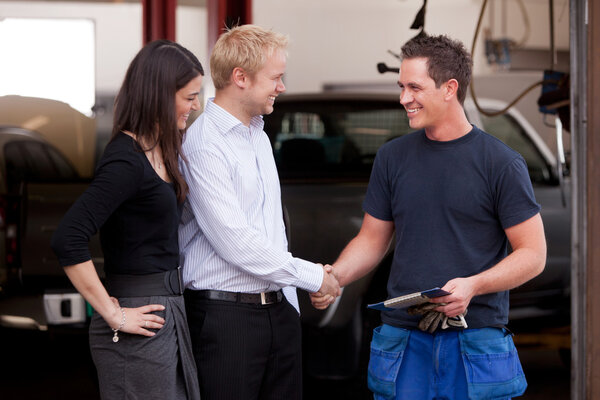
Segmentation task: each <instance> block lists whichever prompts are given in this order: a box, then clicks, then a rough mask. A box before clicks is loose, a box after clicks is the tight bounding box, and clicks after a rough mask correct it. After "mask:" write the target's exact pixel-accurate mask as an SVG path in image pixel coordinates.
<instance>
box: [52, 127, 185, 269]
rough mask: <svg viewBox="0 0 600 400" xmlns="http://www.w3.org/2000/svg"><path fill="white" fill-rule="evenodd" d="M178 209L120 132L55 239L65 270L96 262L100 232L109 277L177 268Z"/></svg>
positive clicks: (170, 191)
mask: <svg viewBox="0 0 600 400" xmlns="http://www.w3.org/2000/svg"><path fill="white" fill-rule="evenodd" d="M179 215H180V214H179V207H178V205H177V198H176V195H175V190H174V186H173V184H171V183H167V182H165V181H164V180H162V179H161V178H160V177H159V176H158V175H157V174H156V172H155V171H154V169H153V168H152V165H151V164H150V162H149V161H148V158H147V157H146V155H145V154H144V152H143V151H141V149H140V147H139V146H138V145H137V142H135V140H133V138H131V137H130V136H128V135H126V134H124V133H119V134H118V135H117V136H116V137H115V138H114V139H113V140H112V141H111V142H110V143H109V144H108V145H107V146H106V149H105V151H104V154H103V156H102V159H101V160H100V162H99V164H98V167H97V169H96V174H95V176H94V179H93V181H92V183H91V184H90V186H89V187H88V189H87V190H86V191H85V192H84V193H83V194H82V195H81V197H79V199H77V201H76V202H75V203H74V204H73V206H72V207H71V208H70V209H69V211H68V212H67V213H66V214H65V216H64V218H63V219H62V221H61V223H60V225H59V226H58V229H57V231H56V232H55V233H54V235H53V237H52V248H53V250H54V252H55V253H56V255H57V257H58V260H59V263H60V265H61V266H63V267H64V266H69V265H74V264H79V263H82V262H85V261H88V260H90V259H91V255H90V251H89V246H88V242H89V240H90V238H91V237H92V236H93V235H94V234H95V233H96V232H97V231H98V230H100V242H101V245H102V251H103V253H104V270H105V272H106V273H107V274H110V273H114V274H131V275H141V274H150V273H156V272H161V271H167V270H171V269H175V268H177V266H178V264H179V245H178V238H177V228H178V225H179Z"/></svg>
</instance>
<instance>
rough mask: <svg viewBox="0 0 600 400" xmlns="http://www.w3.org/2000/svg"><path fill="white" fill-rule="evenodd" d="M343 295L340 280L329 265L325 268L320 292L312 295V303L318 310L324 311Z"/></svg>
mask: <svg viewBox="0 0 600 400" xmlns="http://www.w3.org/2000/svg"><path fill="white" fill-rule="evenodd" d="M340 294H342V289H341V288H340V284H339V282H338V279H337V277H336V275H335V273H334V272H333V267H332V266H331V265H329V264H327V265H325V266H324V267H323V283H322V284H321V288H320V289H319V291H318V292H315V293H311V294H310V301H311V303H312V305H313V307H315V308H316V309H317V310H324V309H326V308H327V307H329V305H330V304H331V303H333V302H334V301H335V299H336V298H337V297H338V296H339V295H340Z"/></svg>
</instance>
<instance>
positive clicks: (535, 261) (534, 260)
mask: <svg viewBox="0 0 600 400" xmlns="http://www.w3.org/2000/svg"><path fill="white" fill-rule="evenodd" d="M545 263H546V257H545V253H542V254H540V252H539V251H536V250H534V249H529V248H522V249H518V250H515V251H514V252H512V253H511V254H509V255H508V256H507V257H506V258H504V260H502V261H500V262H499V263H498V264H496V265H495V266H494V267H492V268H490V269H488V270H486V271H484V272H482V273H480V274H477V275H474V276H472V277H471V280H472V282H473V285H474V291H475V295H482V294H487V293H496V292H502V291H504V290H510V289H513V288H515V287H517V286H520V285H522V284H524V283H525V282H527V281H529V280H530V279H532V278H534V277H536V276H537V275H539V274H540V273H541V272H542V271H543V270H544V265H545Z"/></svg>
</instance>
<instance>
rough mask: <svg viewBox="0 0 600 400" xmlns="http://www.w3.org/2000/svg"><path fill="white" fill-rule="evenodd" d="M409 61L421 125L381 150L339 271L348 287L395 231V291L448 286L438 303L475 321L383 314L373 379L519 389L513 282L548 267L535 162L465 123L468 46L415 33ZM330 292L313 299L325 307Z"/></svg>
mask: <svg viewBox="0 0 600 400" xmlns="http://www.w3.org/2000/svg"><path fill="white" fill-rule="evenodd" d="M402 59H403V61H402V64H401V67H400V75H399V79H398V85H399V86H400V89H401V95H400V103H401V104H402V105H403V106H404V108H405V109H406V113H407V116H408V118H409V121H410V126H411V128H413V129H417V131H416V132H414V133H411V134H408V135H405V136H403V137H400V138H397V139H394V140H392V141H390V142H388V143H387V144H385V145H384V146H382V147H381V149H380V150H379V151H378V153H377V157H376V159H375V163H374V166H373V172H372V174H371V179H370V182H369V187H368V191H367V195H366V198H365V201H364V203H363V209H364V211H365V216H364V220H363V224H362V227H361V230H360V232H359V234H358V235H357V236H356V237H355V238H354V239H353V240H352V241H351V242H350V243H349V244H348V245H347V246H346V248H345V249H344V251H343V252H342V254H341V255H340V257H339V259H338V260H337V261H336V262H335V264H334V274H335V275H336V277H337V278H338V280H339V283H340V285H347V284H348V283H350V282H352V281H354V280H356V279H358V278H360V277H362V276H364V275H365V274H366V273H368V272H369V271H371V270H372V269H373V268H375V267H376V266H377V265H378V264H379V262H380V261H381V260H382V258H383V256H384V255H385V254H386V252H387V250H388V247H389V246H390V243H391V242H392V238H393V236H394V234H395V248H394V259H393V262H392V268H391V272H390V276H389V280H388V286H387V289H388V295H389V297H390V298H393V297H397V296H401V295H405V294H408V293H412V292H417V291H421V290H425V289H429V288H431V287H435V286H439V287H441V288H442V289H443V290H446V291H447V292H450V293H451V294H450V295H447V296H443V297H439V298H435V299H432V300H431V302H432V303H435V304H438V306H437V307H436V308H435V311H437V312H439V313H441V314H442V316H446V317H449V318H452V317H457V316H459V315H461V316H462V315H464V316H465V317H464V318H465V320H466V324H467V326H468V328H467V329H464V328H461V327H450V328H449V329H440V328H437V329H436V330H433V331H432V332H430V331H422V330H420V329H418V323H419V319H420V316H419V315H410V314H409V313H407V310H406V309H394V310H390V311H385V312H383V314H382V320H383V325H382V326H380V327H378V328H376V329H375V331H374V334H373V342H372V344H371V359H370V362H369V378H368V379H369V388H370V389H371V390H372V391H373V392H374V394H375V398H376V399H388V398H396V399H412V400H418V399H432V398H450V399H466V398H495V399H504V398H511V397H513V396H519V395H521V394H522V393H523V392H524V391H525V388H526V386H527V383H526V381H525V377H524V375H523V370H522V368H521V365H520V361H519V359H518V355H517V352H516V349H515V346H514V343H513V341H512V337H511V334H510V332H508V331H507V330H506V329H505V327H504V326H505V325H506V323H507V322H508V290H509V289H512V288H514V287H516V286H518V285H521V284H523V283H525V282H527V281H528V280H530V279H531V278H533V277H535V276H536V275H538V274H539V273H541V272H542V270H543V269H544V265H545V262H546V242H545V237H544V229H543V225H542V219H541V217H540V214H539V211H540V206H539V204H537V203H536V201H535V198H534V194H533V189H532V187H531V181H530V178H529V174H528V172H527V166H526V164H525V161H524V160H523V158H522V157H521V156H520V155H519V154H518V153H517V152H515V151H513V150H512V149H510V148H509V147H508V146H506V145H505V144H504V143H502V142H501V141H499V140H497V139H495V138H494V137H492V136H490V135H488V134H487V133H485V132H483V131H481V130H480V129H478V128H477V127H475V126H473V125H471V124H470V123H469V122H468V120H467V118H466V116H465V112H464V109H463V103H464V100H465V96H466V92H467V87H468V84H469V82H470V80H471V69H472V61H471V57H470V55H469V53H468V52H467V51H466V50H465V48H464V46H463V45H462V43H460V42H457V41H454V40H451V39H449V38H448V37H446V36H425V37H420V38H414V39H411V40H410V41H409V42H407V43H406V44H405V45H404V46H403V47H402ZM508 244H510V245H511V248H512V249H513V251H512V252H511V254H510V255H508V256H507V245H508ZM331 300H332V299H331V298H330V296H319V295H318V294H316V295H313V296H312V301H313V304H314V305H315V307H317V308H325V307H326V306H327V305H328V304H329V302H330V301H331ZM467 309H468V310H467ZM466 311H468V312H466ZM465 312H466V313H465Z"/></svg>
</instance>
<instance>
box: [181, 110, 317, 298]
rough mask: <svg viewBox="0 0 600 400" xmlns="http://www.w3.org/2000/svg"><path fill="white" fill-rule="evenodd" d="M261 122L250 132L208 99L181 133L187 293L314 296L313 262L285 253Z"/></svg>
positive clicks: (272, 168)
mask: <svg viewBox="0 0 600 400" xmlns="http://www.w3.org/2000/svg"><path fill="white" fill-rule="evenodd" d="M263 125H264V122H263V119H262V117H261V116H258V117H254V118H253V119H252V120H251V122H250V128H248V127H246V126H244V125H243V124H242V123H241V122H240V121H239V120H238V119H237V118H235V117H234V116H233V115H231V114H230V113H228V112H227V111H225V110H224V109H223V108H221V107H219V106H218V105H216V104H215V103H214V102H213V99H210V100H209V101H208V104H207V105H206V108H205V110H204V112H203V113H202V115H200V117H198V118H197V119H196V121H194V123H193V124H192V125H191V126H190V127H189V129H188V130H187V132H186V134H185V138H184V143H183V147H182V153H183V155H184V156H185V158H186V159H187V162H184V161H182V162H181V163H180V166H181V170H182V172H183V175H184V178H185V180H186V182H187V184H188V186H189V189H190V191H189V194H188V198H187V200H186V201H185V204H184V208H183V214H182V221H181V225H180V227H179V247H180V249H181V257H182V265H183V280H184V283H185V286H186V288H190V289H194V290H202V289H214V290H225V291H230V292H244V293H260V292H269V291H274V290H279V289H281V288H283V290H284V293H285V295H286V298H287V299H288V301H289V302H290V303H291V304H292V305H293V306H294V307H295V308H296V310H299V307H298V299H297V295H296V290H295V287H298V288H301V289H304V290H307V291H309V292H316V291H318V290H319V288H320V287H321V283H322V281H323V268H322V267H320V266H319V265H318V264H314V263H312V262H309V261H305V260H302V259H299V258H294V257H293V256H292V254H291V253H289V252H288V251H287V245H288V244H287V239H286V236H285V225H284V223H283V216H282V207H281V188H280V185H279V177H278V175H277V168H276V166H275V161H274V159H273V152H272V149H271V144H270V142H269V138H268V136H267V134H266V133H265V132H264V131H263Z"/></svg>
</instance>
